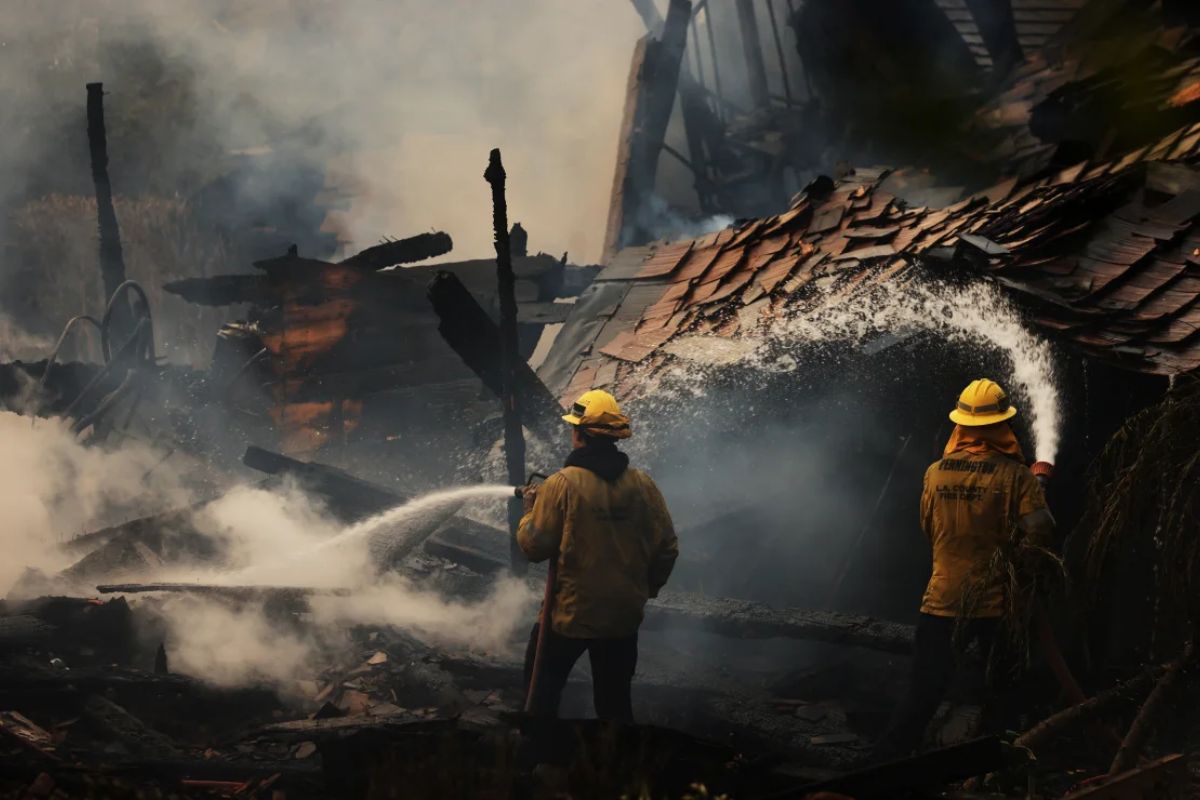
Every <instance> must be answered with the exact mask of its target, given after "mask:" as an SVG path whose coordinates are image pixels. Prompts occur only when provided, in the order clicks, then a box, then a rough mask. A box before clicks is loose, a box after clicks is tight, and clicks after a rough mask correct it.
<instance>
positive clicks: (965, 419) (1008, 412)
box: [950, 406, 1017, 428]
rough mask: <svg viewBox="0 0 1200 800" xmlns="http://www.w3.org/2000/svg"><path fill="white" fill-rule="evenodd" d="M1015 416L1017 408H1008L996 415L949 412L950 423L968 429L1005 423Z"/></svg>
mask: <svg viewBox="0 0 1200 800" xmlns="http://www.w3.org/2000/svg"><path fill="white" fill-rule="evenodd" d="M1016 415H1017V407H1016V406H1009V407H1008V408H1007V409H1005V410H1004V411H1002V412H1000V413H998V414H968V413H966V412H965V411H963V410H962V409H958V408H956V409H954V410H953V411H951V412H950V421H951V422H953V423H954V424H956V425H963V426H965V427H968V428H982V427H983V426H984V425H995V424H996V423H997V422H1007V421H1008V420H1010V419H1012V418H1013V417H1015V416H1016Z"/></svg>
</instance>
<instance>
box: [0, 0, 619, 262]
mask: <svg viewBox="0 0 1200 800" xmlns="http://www.w3.org/2000/svg"><path fill="white" fill-rule="evenodd" d="M5 5H6V7H5V13H4V26H3V27H4V32H3V34H0V67H2V72H0V75H2V77H0V86H3V92H4V96H5V97H6V102H5V103H4V104H3V106H4V110H3V112H0V113H2V114H3V119H2V121H3V123H4V127H5V129H6V130H8V131H11V134H10V135H9V136H6V137H5V142H4V143H3V144H0V176H2V177H3V179H4V184H5V190H4V191H5V192H6V193H7V194H8V199H9V200H10V201H11V200H12V198H13V195H18V196H19V194H20V193H21V191H22V190H24V189H26V188H29V187H38V188H39V189H40V188H41V187H42V186H43V185H45V186H52V187H55V188H56V189H57V190H58V191H69V192H73V193H88V192H90V175H89V174H88V172H87V160H86V158H87V146H86V139H85V136H84V87H83V84H84V83H85V82H87V81H103V82H104V83H105V90H106V93H107V95H108V96H107V99H106V110H107V113H108V116H109V138H110V157H111V162H112V175H113V182H114V185H115V187H116V190H117V191H118V193H120V192H122V191H129V190H130V189H131V187H133V186H135V185H143V186H148V187H149V188H151V189H152V190H153V191H154V192H156V193H158V194H162V195H170V193H171V190H172V189H173V188H175V189H178V190H180V191H184V190H185V189H186V188H187V187H186V184H188V183H192V184H196V183H200V182H202V181H203V179H204V178H205V177H211V175H208V176H206V175H205V174H204V173H205V172H206V171H212V172H219V169H218V164H217V163H216V162H217V161H218V160H219V159H221V158H225V157H227V156H228V154H229V153H230V152H232V151H237V152H240V153H243V154H248V155H255V154H260V155H261V154H262V153H264V152H267V151H275V152H279V153H282V152H287V153H289V154H290V156H291V157H294V158H299V159H300V160H301V163H303V162H304V161H307V162H308V164H310V165H311V166H313V167H315V168H318V169H322V170H327V171H328V175H329V179H330V183H331V186H330V187H329V188H330V189H331V190H332V191H331V193H332V194H336V195H343V196H344V195H349V196H350V198H349V204H348V207H347V208H345V209H344V210H342V211H341V212H340V213H339V214H337V215H336V218H331V219H329V220H327V221H326V224H327V227H329V228H330V229H332V230H335V231H336V232H337V233H338V234H339V236H342V237H344V238H346V239H349V240H351V241H352V242H353V245H352V247H353V248H357V247H363V246H367V245H370V244H373V243H374V242H375V241H377V240H378V239H379V238H380V237H381V236H383V235H405V234H413V233H417V232H420V231H423V230H428V229H430V228H438V229H445V230H447V231H449V232H450V233H451V234H452V235H453V236H454V238H455V243H456V250H455V257H458V258H466V257H480V256H486V255H487V254H488V252H489V251H490V209H489V197H488V191H487V186H486V184H485V183H484V182H483V180H482V177H481V175H482V172H483V169H484V167H485V166H486V161H487V153H488V150H489V149H490V148H491V147H495V146H499V147H501V148H502V149H503V151H504V157H505V162H506V166H507V168H508V172H509V175H510V184H509V187H510V193H509V203H510V214H511V215H512V218H513V219H514V220H521V221H522V222H523V223H524V224H525V225H526V227H527V228H528V229H529V230H530V231H531V233H532V237H533V238H532V243H533V244H534V245H535V246H536V247H538V248H541V249H545V250H547V251H551V252H556V253H557V252H561V251H564V250H567V251H570V252H571V253H573V254H574V255H575V257H576V258H577V259H580V260H587V259H595V258H596V257H598V255H599V251H600V247H601V240H602V237H603V235H604V230H603V228H604V220H605V212H606V208H607V201H608V192H609V188H610V186H611V179H612V165H613V159H614V155H615V153H616V142H617V128H618V126H619V123H620V118H621V112H622V105H623V95H624V84H625V80H626V77H627V73H628V65H629V58H630V54H631V52H632V48H633V44H634V41H635V40H636V38H637V37H638V36H639V35H641V33H642V32H643V30H642V27H641V22H640V20H639V19H638V17H637V14H636V13H634V11H633V9H632V8H631V7H629V6H628V4H624V3H613V2H608V0H571V2H563V0H505V2H503V3H500V2H487V3H480V2H474V1H473V0H438V1H437V2H432V1H431V0H399V2H390V3H378V2H370V1H369V0H348V1H346V2H329V1H327V0H260V1H259V2H254V3H246V2H236V0H180V1H179V2H171V3H160V2H155V1H154V0H63V1H62V2H56V3H38V2H31V1H29V0H25V1H22V0H13V2H9V3H6V4H5ZM68 171H69V172H70V174H65V173H66V172H68ZM60 172H61V173H64V174H59V173H60ZM172 183H176V184H178V185H176V186H172ZM123 187H124V189H123Z"/></svg>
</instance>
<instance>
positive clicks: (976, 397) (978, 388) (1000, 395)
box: [950, 378, 1017, 426]
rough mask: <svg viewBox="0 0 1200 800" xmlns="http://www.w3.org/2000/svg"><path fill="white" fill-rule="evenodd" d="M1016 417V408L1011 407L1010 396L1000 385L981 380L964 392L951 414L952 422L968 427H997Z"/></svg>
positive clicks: (971, 384) (985, 379)
mask: <svg viewBox="0 0 1200 800" xmlns="http://www.w3.org/2000/svg"><path fill="white" fill-rule="evenodd" d="M1016 415H1017V408H1016V406H1013V405H1009V402H1008V395H1007V394H1005V393H1004V390H1003V389H1001V388H1000V384H998V383H996V382H995V381H990V380H988V379H987V378H979V379H978V380H974V381H971V383H970V384H969V385H968V386H967V388H965V389H963V390H962V394H960V395H959V396H958V407H957V408H955V409H954V410H953V411H951V412H950V420H951V421H952V422H956V423H958V424H959V425H967V426H980V425H995V424H996V423H997V422H1004V421H1005V420H1009V419H1012V418H1013V417H1015V416H1016Z"/></svg>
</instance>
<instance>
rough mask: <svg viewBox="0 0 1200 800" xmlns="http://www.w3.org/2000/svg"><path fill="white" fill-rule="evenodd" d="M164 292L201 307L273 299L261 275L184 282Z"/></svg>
mask: <svg viewBox="0 0 1200 800" xmlns="http://www.w3.org/2000/svg"><path fill="white" fill-rule="evenodd" d="M163 289H164V290H165V291H168V292H170V293H171V294H173V295H176V296H178V297H182V298H183V299H184V300H186V301H188V302H189V303H195V304H197V305H201V306H231V305H236V304H238V303H262V302H265V301H267V300H269V299H270V298H271V290H270V287H269V286H268V285H267V283H266V281H264V280H263V278H262V277H261V276H259V275H214V276H213V277H211V278H183V279H182V280H178V281H170V282H168V283H165V284H163Z"/></svg>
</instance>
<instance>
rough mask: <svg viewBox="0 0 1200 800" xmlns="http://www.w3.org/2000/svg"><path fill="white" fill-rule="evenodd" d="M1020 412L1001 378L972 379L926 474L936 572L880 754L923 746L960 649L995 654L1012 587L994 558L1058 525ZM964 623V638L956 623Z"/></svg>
mask: <svg viewBox="0 0 1200 800" xmlns="http://www.w3.org/2000/svg"><path fill="white" fill-rule="evenodd" d="M1016 413H1017V409H1016V408H1015V407H1014V406H1012V405H1011V404H1010V403H1009V401H1008V396H1007V395H1006V394H1005V393H1004V390H1003V389H1002V388H1000V386H999V385H998V384H997V383H995V382H994V381H990V380H987V379H986V378H981V379H979V380H976V381H972V382H971V384H970V385H969V386H967V388H966V389H964V390H963V392H962V394H961V395H960V396H959V398H958V404H957V407H956V408H955V409H954V410H953V411H951V412H950V420H951V421H952V422H954V423H955V428H954V431H953V433H951V435H950V441H949V442H948V443H947V444H946V449H945V452H944V453H943V457H942V459H941V460H940V461H937V462H935V463H934V464H933V465H931V466H930V467H929V469H928V470H926V472H925V485H924V490H923V492H922V495H921V528H922V529H923V530H924V531H925V535H926V536H927V537H928V538H929V543H930V545H931V547H932V550H933V572H932V576H931V577H930V579H929V583H928V585H927V586H926V588H925V595H924V598H923V600H922V603H921V614H920V618H919V619H918V621H917V627H916V641H915V644H914V649H913V663H912V675H911V678H910V683H909V687H908V693H907V695H906V696H905V697H904V698H903V700H902V701H901V703H900V705H899V706H898V708H897V709H896V712H895V714H894V715H893V717H892V721H891V724H890V725H889V728H888V730H887V732H886V733H885V734H884V737H883V739H882V740H881V742H880V745H879V747H878V748H877V750H876V756H877V757H879V758H889V757H898V756H904V755H907V754H909V753H911V752H912V751H913V750H915V749H917V748H918V747H919V746H920V744H921V741H922V739H923V737H924V733H925V728H926V726H927V725H928V724H929V721H930V720H931V719H932V718H933V715H934V713H935V712H936V711H937V707H938V705H939V704H940V703H941V700H942V696H943V694H944V693H945V691H946V688H947V686H948V684H949V682H950V680H951V678H952V677H953V676H954V671H955V663H956V661H957V660H958V658H957V657H958V655H959V654H958V653H957V652H956V649H955V643H956V642H957V643H958V644H960V645H961V646H963V647H969V646H970V645H972V644H974V645H976V646H978V648H979V652H980V654H981V655H982V656H983V657H985V658H990V655H991V648H992V644H993V642H994V640H995V638H996V630H997V628H998V626H999V622H1000V618H1001V617H1002V616H1003V613H1004V601H1005V595H1004V592H1005V584H1004V577H1003V576H1002V575H1001V574H999V571H997V570H995V569H993V568H991V566H990V562H991V560H992V557H993V554H994V553H995V552H996V550H997V548H998V547H1000V546H1002V545H1004V544H1005V543H1007V542H1009V541H1010V540H1011V539H1012V537H1013V535H1014V532H1016V534H1017V535H1018V536H1025V537H1030V541H1032V542H1037V543H1040V544H1047V543H1049V539H1050V538H1051V535H1052V533H1053V529H1054V519H1053V517H1051V515H1050V511H1049V509H1048V508H1047V506H1046V498H1045V495H1044V494H1043V492H1042V487H1041V484H1040V483H1039V482H1038V479H1037V478H1036V477H1035V476H1034V474H1033V472H1032V471H1031V470H1030V469H1029V467H1027V466H1026V465H1025V459H1024V456H1023V455H1022V452H1021V445H1020V444H1019V443H1018V442H1017V437H1016V435H1015V434H1014V433H1013V430H1012V428H1011V427H1010V426H1009V422H1008V421H1009V420H1011V419H1012V418H1013V417H1014V416H1016ZM957 626H961V627H960V628H959V629H958V631H957V633H958V635H957V636H956V627H957Z"/></svg>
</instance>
